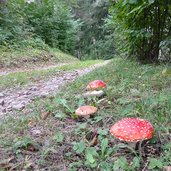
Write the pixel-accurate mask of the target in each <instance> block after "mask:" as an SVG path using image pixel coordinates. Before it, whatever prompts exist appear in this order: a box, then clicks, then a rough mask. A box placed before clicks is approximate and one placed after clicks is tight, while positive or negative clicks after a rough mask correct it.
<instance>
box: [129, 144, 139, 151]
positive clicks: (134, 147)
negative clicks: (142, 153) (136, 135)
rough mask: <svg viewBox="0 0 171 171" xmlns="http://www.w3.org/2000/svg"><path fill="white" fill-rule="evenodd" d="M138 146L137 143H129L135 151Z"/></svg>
mask: <svg viewBox="0 0 171 171" xmlns="http://www.w3.org/2000/svg"><path fill="white" fill-rule="evenodd" d="M137 144H138V143H137V142H128V145H129V146H130V147H131V148H132V149H134V150H136V149H137Z"/></svg>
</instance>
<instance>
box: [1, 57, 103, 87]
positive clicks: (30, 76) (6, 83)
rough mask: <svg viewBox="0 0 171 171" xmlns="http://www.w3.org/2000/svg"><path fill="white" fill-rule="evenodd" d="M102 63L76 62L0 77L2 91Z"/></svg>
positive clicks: (93, 61)
mask: <svg viewBox="0 0 171 171" xmlns="http://www.w3.org/2000/svg"><path fill="white" fill-rule="evenodd" d="M100 62H102V61H101V60H90V61H83V62H80V61H78V62H74V63H70V64H65V65H63V66H59V67H55V68H51V69H47V70H40V71H38V70H35V71H34V70H33V71H24V72H16V73H10V74H8V75H3V76H0V90H3V89H6V88H11V87H13V88H14V87H21V86H25V85H27V84H31V83H35V82H37V81H39V80H42V79H49V78H50V77H54V76H56V75H58V74H59V72H60V71H72V70H74V69H81V68H86V67H89V66H91V65H94V64H96V63H100Z"/></svg>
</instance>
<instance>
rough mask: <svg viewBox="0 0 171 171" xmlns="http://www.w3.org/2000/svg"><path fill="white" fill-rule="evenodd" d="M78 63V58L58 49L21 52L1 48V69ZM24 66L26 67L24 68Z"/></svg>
mask: <svg viewBox="0 0 171 171" xmlns="http://www.w3.org/2000/svg"><path fill="white" fill-rule="evenodd" d="M74 61H75V62H76V61H78V59H77V58H75V57H73V56H71V55H69V54H66V53H64V52H61V51H60V50H58V49H51V48H48V49H46V50H40V49H34V48H26V49H20V50H14V49H4V48H0V68H22V67H28V68H29V67H32V66H35V65H39V66H40V64H42V65H43V64H48V63H49V64H51V63H53V64H54V63H62V62H74ZM23 64H24V66H23Z"/></svg>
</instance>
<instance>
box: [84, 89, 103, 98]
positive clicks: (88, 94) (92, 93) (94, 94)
mask: <svg viewBox="0 0 171 171" xmlns="http://www.w3.org/2000/svg"><path fill="white" fill-rule="evenodd" d="M103 94H104V92H103V91H102V90H99V91H96V90H94V91H88V92H86V93H84V94H83V96H84V97H101V96H102V95H103Z"/></svg>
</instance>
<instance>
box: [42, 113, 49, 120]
mask: <svg viewBox="0 0 171 171" xmlns="http://www.w3.org/2000/svg"><path fill="white" fill-rule="evenodd" d="M50 114H51V112H49V111H48V112H43V113H42V119H43V120H45V119H47V117H48V116H49V115H50Z"/></svg>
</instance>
